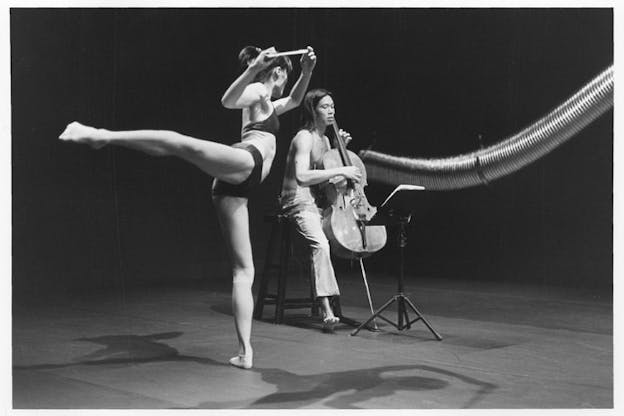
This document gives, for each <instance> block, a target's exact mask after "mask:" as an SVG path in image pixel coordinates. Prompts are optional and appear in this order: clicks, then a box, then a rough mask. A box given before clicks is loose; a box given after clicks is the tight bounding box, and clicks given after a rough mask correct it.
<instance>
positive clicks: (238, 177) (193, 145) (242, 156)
mask: <svg viewBox="0 0 624 416" xmlns="http://www.w3.org/2000/svg"><path fill="white" fill-rule="evenodd" d="M59 138H60V139H61V140H67V141H73V142H77V143H85V144H88V145H90V146H91V147H93V148H96V149H99V148H101V147H102V146H105V145H107V144H112V145H117V146H123V147H127V148H131V149H135V150H139V151H141V152H144V153H147V154H149V155H152V156H177V157H179V158H182V159H184V160H186V161H188V162H190V163H192V164H194V165H195V166H197V167H199V168H200V169H201V170H203V171H204V172H206V173H207V174H209V175H210V176H213V177H215V178H218V179H221V180H223V181H225V182H229V183H233V184H237V183H241V182H242V181H244V180H245V179H247V177H248V176H249V174H250V173H251V170H252V169H253V165H254V161H253V158H252V156H251V154H250V153H249V152H248V151H246V150H243V149H240V148H235V147H231V146H226V145H224V144H221V143H216V142H211V141H208V140H200V139H196V138H193V137H190V136H185V135H183V134H180V133H177V132H174V131H170V130H130V131H111V130H106V129H96V128H94V127H89V126H85V125H83V124H80V123H78V122H73V123H70V124H68V125H67V128H66V129H65V131H64V132H63V133H62V134H61V135H60V136H59Z"/></svg>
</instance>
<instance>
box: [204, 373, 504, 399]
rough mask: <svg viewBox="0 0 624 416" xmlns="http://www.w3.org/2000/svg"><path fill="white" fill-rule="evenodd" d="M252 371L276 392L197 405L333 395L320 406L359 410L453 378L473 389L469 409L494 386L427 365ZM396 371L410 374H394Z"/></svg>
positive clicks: (434, 387) (440, 386) (435, 387)
mask: <svg viewBox="0 0 624 416" xmlns="http://www.w3.org/2000/svg"><path fill="white" fill-rule="evenodd" d="M252 371H255V372H257V373H259V374H260V375H261V376H262V380H263V381H265V382H267V383H269V384H272V385H274V386H275V387H276V389H277V392H275V393H271V394H269V395H267V396H264V397H262V398H260V399H257V400H255V401H253V402H249V401H247V402H245V401H236V402H216V401H211V402H203V403H201V404H200V405H199V406H198V408H233V407H239V408H240V407H243V408H300V407H305V406H312V407H314V405H315V404H316V402H317V401H319V400H322V399H325V398H329V397H332V396H333V397H332V398H331V399H329V400H328V401H326V402H325V403H323V406H326V407H332V408H339V409H358V408H365V407H366V406H357V405H356V403H360V402H364V401H367V400H370V399H374V398H380V397H386V396H391V395H392V394H394V393H395V392H397V391H407V392H417V391H427V390H440V389H444V388H447V387H448V386H449V385H450V384H451V382H452V381H461V382H463V383H466V384H468V385H469V386H472V387H473V388H474V389H475V391H474V393H472V394H471V397H470V398H469V399H468V401H467V402H466V403H464V404H463V405H462V406H460V407H461V408H471V407H474V405H475V404H476V403H477V402H479V401H480V400H481V399H482V398H483V397H485V396H486V395H487V394H489V393H490V392H492V391H493V390H494V389H496V388H497V386H496V385H495V384H491V383H487V382H484V381H480V380H477V379H474V378H472V377H468V376H465V375H462V374H458V373H454V372H452V371H448V370H443V369H439V368H436V367H432V366H427V365H404V366H400V365H396V366H385V367H374V368H367V369H359V370H348V371H338V372H331V373H323V374H311V375H298V374H294V373H291V372H289V371H285V370H282V369H278V368H268V369H261V368H255V369H253V370H252ZM397 372H403V373H404V372H409V374H403V375H400V374H393V373H397ZM414 372H417V374H413V373H414ZM397 407H402V406H400V405H399V406H397ZM423 407H424V406H423Z"/></svg>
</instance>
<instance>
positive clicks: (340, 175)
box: [281, 89, 362, 331]
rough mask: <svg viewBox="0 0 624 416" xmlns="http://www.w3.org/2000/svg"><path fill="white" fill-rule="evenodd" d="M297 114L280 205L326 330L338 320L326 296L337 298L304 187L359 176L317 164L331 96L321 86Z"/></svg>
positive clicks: (315, 206)
mask: <svg viewBox="0 0 624 416" xmlns="http://www.w3.org/2000/svg"><path fill="white" fill-rule="evenodd" d="M302 114H303V126H302V127H301V129H300V130H299V131H298V132H297V134H296V135H295V137H294V138H293V140H292V142H291V143H290V148H289V150H288V156H287V159H286V169H285V173H284V180H283V182H282V192H281V206H282V210H283V211H284V213H285V214H286V215H287V216H288V217H289V218H290V219H291V221H293V223H294V224H295V228H296V230H297V232H298V233H299V234H300V235H301V236H302V237H303V239H304V241H305V242H306V243H307V244H308V248H309V253H310V259H309V264H310V268H311V276H312V279H311V280H312V289H313V293H314V296H315V298H317V299H318V300H319V301H320V304H321V309H322V315H323V329H324V330H325V331H327V330H329V331H332V330H333V327H334V325H336V324H337V323H338V322H339V318H338V317H336V316H335V315H334V313H333V311H332V308H331V306H330V302H329V300H330V298H331V297H332V296H338V295H339V294H340V291H339V289H338V283H337V282H336V275H335V273H334V267H333V265H332V263H331V258H330V247H329V242H328V241H327V237H325V234H324V232H323V229H322V224H321V220H322V218H321V208H323V207H322V206H319V201H318V200H317V199H316V197H315V194H314V193H313V192H312V191H311V189H310V187H311V186H313V185H318V184H322V183H325V182H327V181H329V182H331V183H338V184H340V182H341V181H346V180H347V179H350V180H353V181H355V182H358V181H360V179H361V177H362V174H361V172H360V170H359V169H358V168H357V167H354V166H342V167H336V168H332V169H322V168H321V162H322V160H323V156H324V155H325V153H326V152H327V151H328V150H330V148H331V146H330V142H329V139H328V138H327V136H326V135H325V131H326V130H327V128H328V127H329V126H331V124H332V123H333V122H334V116H335V107H334V100H333V98H332V94H331V93H330V92H329V91H327V90H324V89H313V90H310V91H308V92H307V93H306V95H305V97H304V99H303V113H302ZM340 135H341V136H342V138H343V139H344V141H345V143H348V142H349V141H350V140H351V135H349V133H347V132H345V131H344V130H340Z"/></svg>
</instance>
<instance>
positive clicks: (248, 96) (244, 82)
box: [221, 47, 275, 109]
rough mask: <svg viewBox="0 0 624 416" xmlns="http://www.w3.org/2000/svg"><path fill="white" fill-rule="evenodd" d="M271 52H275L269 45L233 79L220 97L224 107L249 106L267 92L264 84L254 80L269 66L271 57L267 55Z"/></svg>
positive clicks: (239, 107)
mask: <svg viewBox="0 0 624 416" xmlns="http://www.w3.org/2000/svg"><path fill="white" fill-rule="evenodd" d="M271 53H275V48H273V47H271V48H268V49H265V50H263V51H262V52H260V54H259V55H258V56H257V57H256V58H255V59H254V60H252V61H251V62H250V63H249V66H248V67H247V69H245V70H244V71H243V73H242V74H240V75H239V76H238V78H236V80H234V82H233V83H232V85H230V86H229V88H228V89H227V90H226V91H225V93H224V94H223V97H222V98H221V104H223V106H224V107H225V108H229V109H237V108H238V109H241V108H245V107H250V106H251V105H253V104H254V103H256V102H258V101H260V99H261V98H263V97H265V96H266V95H267V94H268V92H267V89H266V88H265V87H264V85H262V84H261V83H259V82H255V80H256V77H257V76H258V73H260V72H261V71H262V70H263V69H265V68H266V67H267V66H269V65H270V64H271V62H272V61H273V59H270V58H267V55H268V54H271Z"/></svg>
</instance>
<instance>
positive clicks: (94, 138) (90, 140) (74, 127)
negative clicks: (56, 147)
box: [59, 121, 107, 149]
mask: <svg viewBox="0 0 624 416" xmlns="http://www.w3.org/2000/svg"><path fill="white" fill-rule="evenodd" d="M59 139H61V140H64V141H68V142H75V143H84V144H88V145H89V146H91V147H92V148H94V149H100V148H102V147H104V146H105V145H106V143H107V141H106V140H105V139H103V138H102V137H101V134H100V132H99V130H98V129H96V128H94V127H89V126H85V125H84V124H80V123H78V122H77V121H73V122H71V123H69V124H68V125H67V127H65V130H64V131H63V133H61V135H60V136H59Z"/></svg>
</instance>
